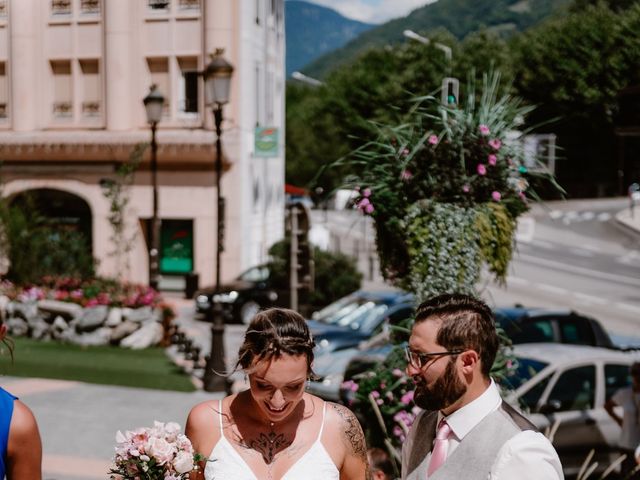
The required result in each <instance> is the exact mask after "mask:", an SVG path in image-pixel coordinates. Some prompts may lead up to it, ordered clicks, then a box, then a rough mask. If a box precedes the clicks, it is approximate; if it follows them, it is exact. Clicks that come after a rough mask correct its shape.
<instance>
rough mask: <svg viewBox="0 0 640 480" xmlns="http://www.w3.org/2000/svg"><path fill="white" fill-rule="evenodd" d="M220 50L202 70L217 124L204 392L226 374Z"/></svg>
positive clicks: (228, 70) (225, 76)
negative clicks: (210, 316) (219, 296)
mask: <svg viewBox="0 0 640 480" xmlns="http://www.w3.org/2000/svg"><path fill="white" fill-rule="evenodd" d="M223 53H224V50H223V49H221V48H218V49H216V51H215V53H214V54H213V55H212V56H211V61H210V62H209V64H208V65H207V67H206V68H205V70H204V72H203V75H204V82H205V94H206V103H207V105H211V109H212V110H213V119H214V122H215V127H216V163H215V171H216V220H217V227H216V267H215V268H216V269H215V293H214V295H213V303H212V314H213V323H212V326H211V352H210V353H209V359H208V360H207V366H206V368H205V372H204V379H203V383H204V389H205V390H206V391H207V392H221V391H225V390H226V386H227V382H226V379H225V377H223V376H222V375H220V373H221V372H224V370H225V364H224V316H223V312H222V305H221V303H220V302H218V301H216V295H217V294H218V293H219V290H220V254H221V253H222V252H223V251H224V218H225V214H224V206H225V203H224V197H223V196H222V194H221V192H220V178H221V177H222V143H221V136H222V107H223V106H224V105H225V104H226V103H228V102H229V90H230V89H231V76H232V75H233V66H232V65H231V64H230V63H229V62H227V61H226V60H225V59H224V58H223V56H222V54H223Z"/></svg>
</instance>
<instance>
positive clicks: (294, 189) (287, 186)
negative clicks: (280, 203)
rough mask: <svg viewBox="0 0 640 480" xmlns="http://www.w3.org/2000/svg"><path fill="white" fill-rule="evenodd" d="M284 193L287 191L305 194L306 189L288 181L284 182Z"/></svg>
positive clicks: (292, 193)
mask: <svg viewBox="0 0 640 480" xmlns="http://www.w3.org/2000/svg"><path fill="white" fill-rule="evenodd" d="M284 193H288V194H289V195H298V196H303V195H307V190H306V189H305V188H302V187H296V186H295V185H290V184H288V183H285V184H284Z"/></svg>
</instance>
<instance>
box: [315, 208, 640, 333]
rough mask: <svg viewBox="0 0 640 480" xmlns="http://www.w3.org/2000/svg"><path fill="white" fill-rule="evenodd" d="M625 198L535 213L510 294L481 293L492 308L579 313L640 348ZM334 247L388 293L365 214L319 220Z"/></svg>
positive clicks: (639, 248) (633, 240)
mask: <svg viewBox="0 0 640 480" xmlns="http://www.w3.org/2000/svg"><path fill="white" fill-rule="evenodd" d="M624 208H628V201H627V200H626V199H625V198H616V199H596V200H574V201H562V202H549V203H546V204H543V205H535V206H534V207H533V208H532V209H531V211H530V212H529V213H528V214H527V215H526V216H525V217H523V218H522V220H521V222H520V225H519V231H518V241H517V243H516V249H515V252H514V259H513V261H512V264H511V266H510V270H509V274H508V278H507V282H506V285H505V286H500V285H497V284H496V283H495V282H492V281H491V280H490V279H487V280H484V282H483V284H482V285H481V286H480V287H481V291H482V295H483V297H484V298H485V299H486V300H487V301H488V303H490V304H491V305H492V306H506V305H512V304H515V303H520V304H523V305H525V306H532V307H533V306H535V307H552V308H571V309H574V310H576V311H579V312H580V313H583V314H587V315H591V316H594V317H596V318H598V319H599V320H600V321H601V322H602V323H603V325H604V326H605V328H607V330H609V332H610V333H611V334H612V336H613V337H614V339H616V340H617V341H618V342H620V343H622V344H629V343H633V344H640V340H638V337H640V329H638V323H639V322H640V235H633V234H630V233H628V232H626V231H624V230H622V229H620V228H619V227H618V225H617V223H616V221H615V218H614V215H615V213H617V212H618V211H620V210H622V209H624ZM314 221H315V222H316V224H319V225H323V226H325V227H326V228H327V229H328V230H329V231H330V232H331V234H330V239H331V246H332V248H334V249H340V250H341V251H343V252H344V253H347V254H350V255H353V256H355V257H356V258H357V259H358V265H359V268H360V269H361V271H363V273H364V274H365V278H366V282H365V286H366V287H367V288H385V285H384V283H383V282H382V279H381V277H380V275H379V274H378V273H377V268H378V264H377V260H376V259H375V250H374V249H375V242H374V240H375V236H374V233H373V230H372V228H371V219H367V218H363V217H362V216H361V215H360V214H359V213H358V212H353V211H340V212H331V211H330V212H319V211H317V212H314Z"/></svg>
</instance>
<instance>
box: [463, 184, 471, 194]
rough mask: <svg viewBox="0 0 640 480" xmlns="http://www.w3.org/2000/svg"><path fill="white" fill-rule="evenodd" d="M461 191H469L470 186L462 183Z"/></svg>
mask: <svg viewBox="0 0 640 480" xmlns="http://www.w3.org/2000/svg"><path fill="white" fill-rule="evenodd" d="M462 191H463V192H464V193H469V192H470V191H471V187H470V186H469V185H468V184H464V185H463V186H462Z"/></svg>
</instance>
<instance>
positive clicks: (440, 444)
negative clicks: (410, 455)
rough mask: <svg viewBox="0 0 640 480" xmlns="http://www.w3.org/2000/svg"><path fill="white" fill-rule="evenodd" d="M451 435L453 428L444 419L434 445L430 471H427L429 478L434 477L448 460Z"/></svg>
mask: <svg viewBox="0 0 640 480" xmlns="http://www.w3.org/2000/svg"><path fill="white" fill-rule="evenodd" d="M450 433H451V427H450V426H449V425H448V424H447V422H446V421H445V419H444V418H443V419H442V420H440V423H439V424H438V431H437V432H436V441H435V444H434V445H433V451H432V452H431V461H430V462H429V469H428V470H427V478H429V477H431V475H433V472H435V471H436V470H437V469H438V468H439V467H440V465H442V464H443V463H444V461H445V460H446V459H447V447H448V446H449V434H450Z"/></svg>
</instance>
